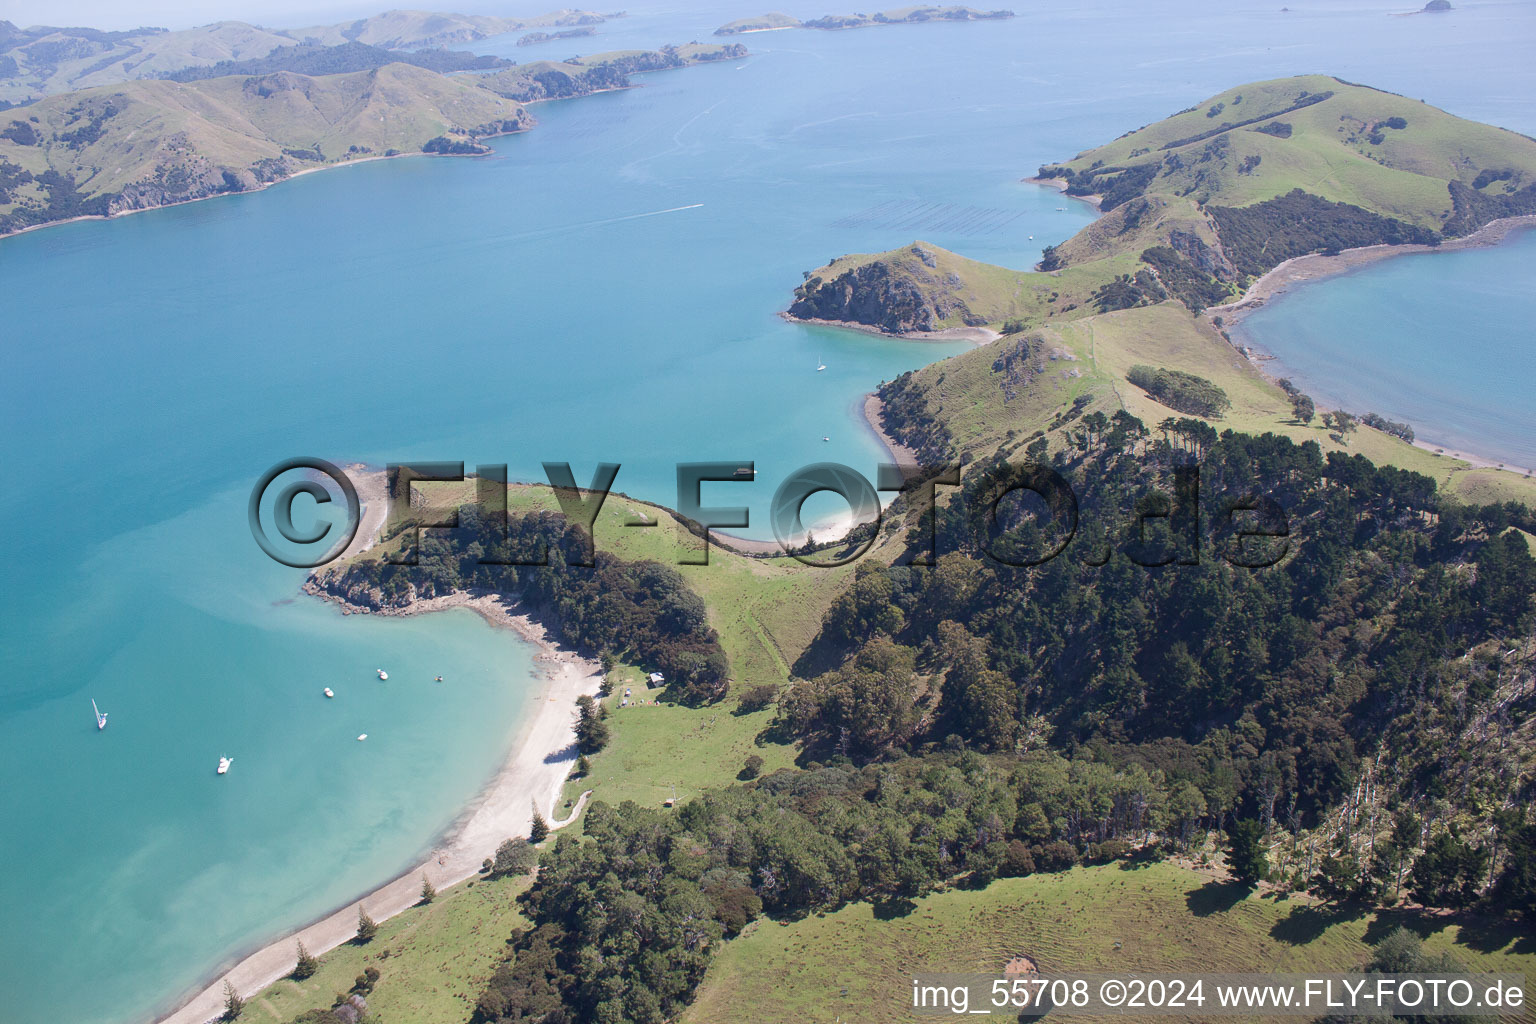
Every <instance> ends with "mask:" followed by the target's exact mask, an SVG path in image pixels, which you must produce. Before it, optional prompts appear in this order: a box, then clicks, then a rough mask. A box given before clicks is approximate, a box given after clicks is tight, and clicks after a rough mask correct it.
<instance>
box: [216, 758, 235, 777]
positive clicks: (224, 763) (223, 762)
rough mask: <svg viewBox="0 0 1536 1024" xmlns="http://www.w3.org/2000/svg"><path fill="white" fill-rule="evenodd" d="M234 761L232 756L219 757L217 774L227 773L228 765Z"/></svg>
mask: <svg viewBox="0 0 1536 1024" xmlns="http://www.w3.org/2000/svg"><path fill="white" fill-rule="evenodd" d="M234 763H235V759H234V758H232V757H221V758H219V774H220V775H225V774H227V773H228V772H229V766H230V765H232V764H234Z"/></svg>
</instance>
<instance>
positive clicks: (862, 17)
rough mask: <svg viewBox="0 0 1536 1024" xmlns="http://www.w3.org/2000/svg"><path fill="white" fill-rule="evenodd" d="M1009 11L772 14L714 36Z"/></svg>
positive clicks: (990, 16)
mask: <svg viewBox="0 0 1536 1024" xmlns="http://www.w3.org/2000/svg"><path fill="white" fill-rule="evenodd" d="M1011 17H1013V12H1012V11H979V10H977V9H976V8H974V7H897V8H893V9H892V10H889V11H877V12H876V13H874V14H828V15H825V16H824V17H820V18H813V19H811V20H810V21H801V20H800V19H798V18H792V17H790V16H789V15H787V14H780V13H778V12H773V13H770V14H762V15H758V16H757V17H755V18H738V19H737V20H735V21H732V22H728V23H727V24H724V25H721V26H720V27H719V28H717V29H715V35H717V36H734V35H740V34H742V33H744V32H767V31H770V30H772V29H778V28H820V29H840V28H864V27H866V26H870V25H916V24H921V23H922V22H926V21H991V20H995V19H998V18H1011Z"/></svg>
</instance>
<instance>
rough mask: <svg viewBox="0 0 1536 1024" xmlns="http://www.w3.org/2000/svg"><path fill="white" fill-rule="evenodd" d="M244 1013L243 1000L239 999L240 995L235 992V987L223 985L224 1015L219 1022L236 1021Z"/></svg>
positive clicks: (228, 983) (227, 984)
mask: <svg viewBox="0 0 1536 1024" xmlns="http://www.w3.org/2000/svg"><path fill="white" fill-rule="evenodd" d="M244 1012H245V1000H244V999H241V998H240V993H239V992H236V991H235V986H234V985H233V984H231V983H230V982H227V981H226V982H225V983H224V1013H223V1015H222V1016H220V1017H219V1019H220V1020H238V1019H239V1017H240V1015H241V1014H242V1013H244Z"/></svg>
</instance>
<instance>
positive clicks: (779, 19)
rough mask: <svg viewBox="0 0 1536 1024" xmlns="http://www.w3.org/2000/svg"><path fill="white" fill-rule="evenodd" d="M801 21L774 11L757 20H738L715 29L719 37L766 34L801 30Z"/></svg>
mask: <svg viewBox="0 0 1536 1024" xmlns="http://www.w3.org/2000/svg"><path fill="white" fill-rule="evenodd" d="M799 27H800V19H799V18H791V17H790V16H789V15H787V14H780V13H779V12H777V11H772V12H770V13H768V14H760V15H758V16H757V17H755V18H737V19H736V20H735V21H728V22H726V23H725V24H724V25H721V26H720V27H719V28H717V29H715V35H717V36H734V35H740V34H741V33H743V32H766V31H768V30H769V29H775V28H799Z"/></svg>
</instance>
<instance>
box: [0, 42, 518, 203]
mask: <svg viewBox="0 0 1536 1024" xmlns="http://www.w3.org/2000/svg"><path fill="white" fill-rule="evenodd" d="M7 115H9V117H10V120H9V122H8V127H7V128H6V129H5V135H4V137H3V138H0V170H4V171H6V172H8V175H9V178H10V182H11V184H10V185H9V187H4V188H3V189H0V231H3V230H15V229H18V228H21V227H26V226H28V225H30V224H37V223H46V222H47V221H50V220H58V219H62V218H63V217H68V216H76V215H79V214H87V213H90V214H110V213H117V212H120V211H122V210H131V209H142V208H145V207H151V206H161V205H164V204H166V203H171V202H177V201H182V200H186V199H196V198H201V197H203V196H208V195H215V194H218V193H221V192H238V191H242V190H245V189H249V188H254V187H257V186H259V185H262V184H266V183H268V182H271V181H276V180H279V179H281V178H285V177H288V176H289V175H291V174H293V173H295V172H297V171H299V170H302V169H305V168H310V167H320V166H324V165H326V164H330V163H336V162H338V161H342V160H348V159H356V158H357V157H360V156H368V155H377V156H385V155H393V154H395V153H402V152H420V151H421V149H422V147H423V145H424V144H426V143H427V142H428V141H429V140H431V139H433V138H436V137H438V136H447V137H450V138H454V139H459V140H466V141H467V140H472V139H474V138H477V137H480V136H484V135H494V134H500V133H503V132H508V131H516V130H518V129H520V128H524V127H527V126H529V125H530V124H531V123H532V118H531V117H529V115H528V114H527V113H526V112H525V111H524V110H523V109H522V107H521V106H520V105H519V104H518V103H516V102H514V101H511V100H508V99H506V98H505V97H501V96H497V95H496V94H494V93H492V92H490V91H488V90H486V89H482V88H479V87H477V86H476V85H475V84H474V83H473V82H471V81H462V80H459V79H453V78H446V77H444V76H442V75H438V74H435V73H433V72H430V71H426V70H423V69H421V68H416V67H411V66H408V65H404V64H390V65H386V66H385V67H382V68H378V69H375V70H372V71H359V72H354V73H352V74H345V75H327V76H323V77H316V78H312V77H309V76H305V75H295V74H292V73H289V72H281V73H278V74H273V75H261V76H256V77H250V78H239V77H236V78H214V79H209V80H207V81H202V82H189V83H179V82H165V81H154V82H130V83H124V84H122V85H118V86H111V87H106V88H101V89H89V90H85V91H83V92H78V93H67V94H65V95H63V96H56V97H49V98H48V99H45V100H42V101H41V102H38V103H35V104H32V105H31V106H29V107H25V108H20V109H19V110H16V111H8V112H7V114H0V120H3V119H4V118H5V117H6V116H7Z"/></svg>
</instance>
